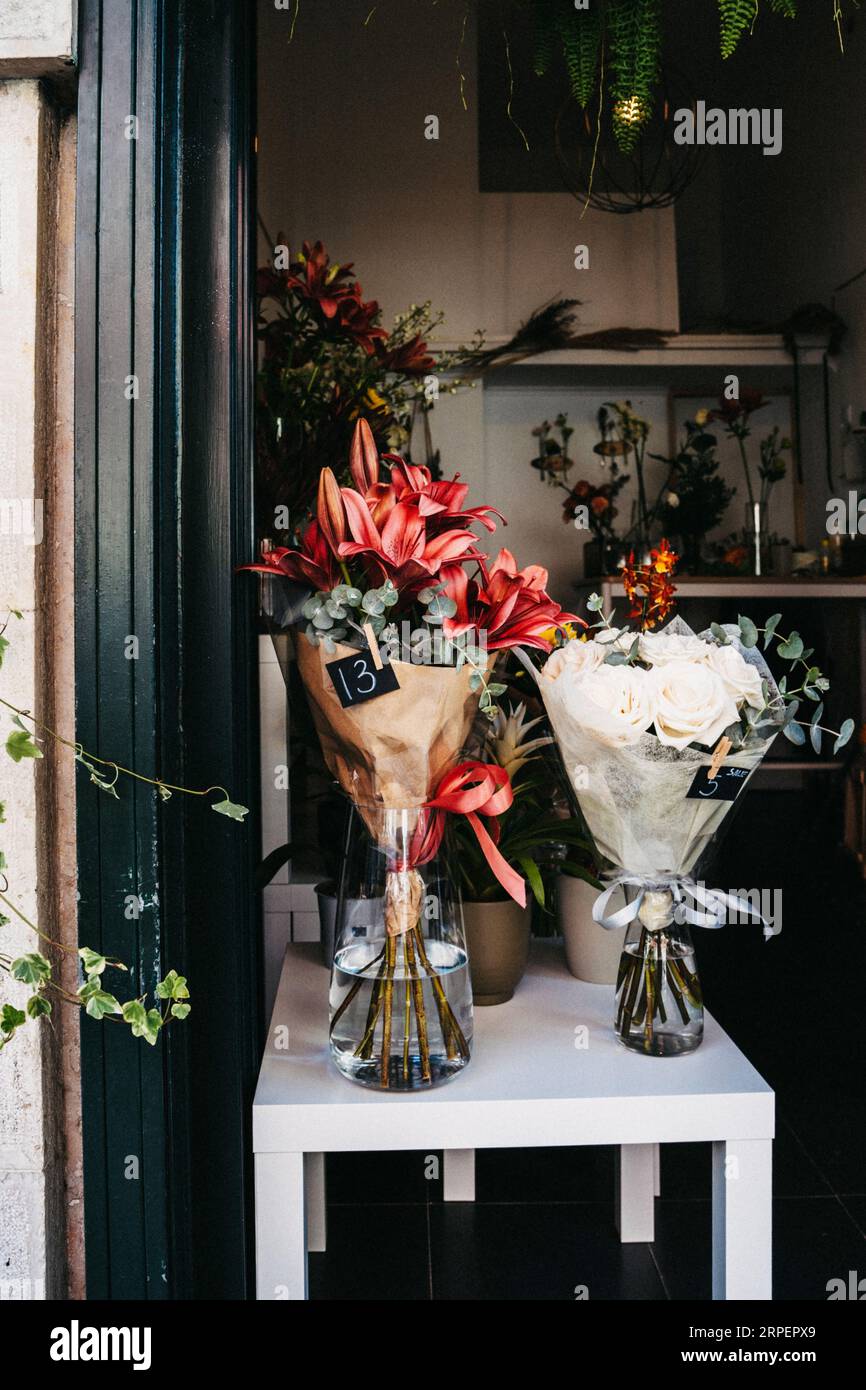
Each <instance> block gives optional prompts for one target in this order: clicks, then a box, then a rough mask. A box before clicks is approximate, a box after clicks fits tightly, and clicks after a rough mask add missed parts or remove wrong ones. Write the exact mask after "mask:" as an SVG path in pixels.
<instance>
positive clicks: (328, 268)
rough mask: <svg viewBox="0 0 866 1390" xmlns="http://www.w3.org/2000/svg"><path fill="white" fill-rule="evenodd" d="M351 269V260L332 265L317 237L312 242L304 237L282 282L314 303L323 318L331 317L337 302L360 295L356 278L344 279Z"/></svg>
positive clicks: (335, 310) (354, 299)
mask: <svg viewBox="0 0 866 1390" xmlns="http://www.w3.org/2000/svg"><path fill="white" fill-rule="evenodd" d="M351 272H352V262H351V261H349V262H348V263H347V264H346V265H332V264H331V258H330V256H329V255H328V253H327V251H326V250H325V248H324V246H323V244H322V242H321V241H317V242H316V243H315V245H312V246H311V245H310V243H309V242H308V241H305V242H304V244H303V247H302V250H301V254H300V256H299V257H298V259H297V260H296V261H292V263H291V265H290V267H289V274H288V276H287V278H286V283H287V285H289V286H290V287H291V288H292V289H294V290H296V291H297V292H298V294H300V295H301V296H302V297H303V298H304V299H309V300H311V301H312V302H313V303H314V304H317V305H318V307H319V308H320V309H321V311H322V313H323V314H324V316H325V318H326V319H332V318H334V316H335V314H336V313H337V310H338V309H339V308H340V306H341V305H343V304H345V303H346V302H347V301H348V302H352V303H356V302H357V301H359V300H360V298H361V287H360V285H359V284H358V283H357V282H353V283H351V284H346V283H345V282H346V280H347V279H348V277H349V276H350V275H351Z"/></svg>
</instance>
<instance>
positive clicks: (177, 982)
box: [156, 970, 189, 999]
mask: <svg viewBox="0 0 866 1390" xmlns="http://www.w3.org/2000/svg"><path fill="white" fill-rule="evenodd" d="M156 997H157V999H189V990H188V989H187V987H186V976H185V975H178V973H177V971H176V970H169V972H168V974H167V975H166V977H165V979H164V980H160V982H159V984H158V985H157V987H156Z"/></svg>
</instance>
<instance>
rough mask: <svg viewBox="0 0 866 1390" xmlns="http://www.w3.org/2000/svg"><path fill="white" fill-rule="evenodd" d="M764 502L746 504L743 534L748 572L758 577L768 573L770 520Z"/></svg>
mask: <svg viewBox="0 0 866 1390" xmlns="http://www.w3.org/2000/svg"><path fill="white" fill-rule="evenodd" d="M768 510H769V509H768V507H767V503H766V502H749V503H747V504H746V524H745V527H744V531H743V535H744V538H745V544H746V550H747V552H748V562H747V563H748V569H749V573H750V574H754V575H756V576H758V577H760V576H761V575H767V574H769V573H770V521H769V515H768Z"/></svg>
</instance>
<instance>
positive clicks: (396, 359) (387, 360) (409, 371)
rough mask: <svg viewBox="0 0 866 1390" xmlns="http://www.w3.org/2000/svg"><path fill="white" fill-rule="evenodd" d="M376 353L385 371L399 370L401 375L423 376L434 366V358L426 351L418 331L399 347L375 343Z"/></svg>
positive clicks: (425, 345)
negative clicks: (388, 346) (387, 346)
mask: <svg viewBox="0 0 866 1390" xmlns="http://www.w3.org/2000/svg"><path fill="white" fill-rule="evenodd" d="M376 355H377V356H378V357H379V359H380V361H381V363H382V365H383V366H384V367H385V369H386V371H389V372H400V373H402V375H403V376H424V375H425V374H426V373H427V372H432V370H433V368H434V367H435V366H436V359H435V358H434V357H431V355H430V353H429V352H428V351H427V344H426V343H425V342H424V341H423V340H422V338H421V334H420V333H416V334H415V336H414V338H410V339H409V340H408V342H405V343H402V344H401V345H400V346H399V347H394V348H386V347H384V346H382V345H381V344H377V346H376Z"/></svg>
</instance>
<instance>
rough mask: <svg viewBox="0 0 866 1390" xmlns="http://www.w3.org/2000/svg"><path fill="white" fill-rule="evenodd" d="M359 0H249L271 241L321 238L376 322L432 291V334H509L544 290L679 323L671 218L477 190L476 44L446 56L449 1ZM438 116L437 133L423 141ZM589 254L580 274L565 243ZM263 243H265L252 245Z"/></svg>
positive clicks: (658, 322)
mask: <svg viewBox="0 0 866 1390" xmlns="http://www.w3.org/2000/svg"><path fill="white" fill-rule="evenodd" d="M370 8H371V6H370V5H369V4H367V3H366V0H363V3H358V0H316V3H315V5H304V4H302V5H301V6H300V11H299V15H298V21H297V25H296V27H295V34H294V38H293V39H292V42H291V43H289V41H288V36H289V33H290V29H291V22H292V12H293V7H291V8H290V9H289V10H284V9H280V10H277V9H276V8H275V6H274V4H273V3H272V0H260V4H259V12H258V17H259V130H258V135H259V162H258V187H259V206H260V210H261V213H262V216H263V218H264V220H265V223H266V225H267V227H268V230H269V231H270V232H271V234H272V235H273V236H276V235H277V232H278V230H282V231H283V232H284V233H285V234H286V236H287V237H288V238H289V242H290V244H291V245H292V246H293V247H294V246H297V245H298V244H299V242H300V240H302V239H303V238H310V239H313V240H315V239H316V238H321V239H322V240H323V241H324V242H325V244H326V245H327V246H328V248H329V249H330V250H331V252H332V254H333V255H334V257H336V258H339V259H341V260H353V261H354V262H355V268H356V271H357V274H358V276H359V279H360V281H361V284H362V285H363V287H364V290H365V292H366V293H367V295H368V296H370V297H373V298H377V299H378V300H379V301H380V303H381V304H382V305H383V307H384V310H385V314H386V318H389V317H390V316H392V315H393V314H394V312H395V311H398V310H400V309H402V308H405V307H406V306H408V305H409V304H410V303H413V302H416V303H417V302H421V301H423V300H425V299H427V298H430V299H432V301H433V303H434V305H435V306H436V307H437V308H441V309H442V310H444V312H445V315H446V318H445V324H444V327H443V330H442V333H441V337H442V338H443V339H444V340H446V341H450V342H454V341H459V340H464V339H468V338H470V337H471V336H472V334H473V333H474V332H475V330H476V329H477V328H482V329H484V330H485V331H486V333H487V334H488V335H489V336H490V337H491V338H492V339H496V338H508V337H510V335H511V334H512V333H513V332H514V331H515V329H516V328H517V327H518V326H519V324H520V322H521V320H522V319H524V318H525V317H526V315H527V314H528V313H530V312H531V310H532V309H534V308H536V307H538V306H539V305H540V304H541V303H543V302H544V301H545V300H546V299H548V298H550V297H551V296H553V295H564V296H568V297H574V298H578V299H580V300H582V301H583V302H584V306H585V307H584V309H583V310H582V311H581V320H582V323H583V324H584V325H585V327H586V328H587V329H588V328H591V327H592V328H595V327H613V326H617V325H621V324H628V325H630V326H632V327H638V326H640V327H646V326H649V327H655V328H663V329H669V330H675V329H676V328H677V327H678V322H679V320H678V305H677V288H676V253H675V245H674V219H673V213H672V211H671V210H666V211H663V212H659V213H647V214H643V215H642V216H640V217H611V216H608V215H605V214H602V213H595V212H589V213H587V215H586V216H585V217H584V218H583V220H581V217H580V208H579V206H578V205H577V203H576V202H575V200H574V199H573V198H572V197H571V196H570V195H569V194H567V193H561V194H559V193H552V194H517V195H506V194H498V193H479V192H478V178H477V131H476V109H475V80H474V68H475V36H474V33H473V32H472V25H471V23H470V25H469V26H468V29H467V34H466V38H465V41H464V44H463V49H462V61H463V65H464V67H465V70H466V75H467V82H466V96H467V102H468V108H469V109H468V111H464V109H463V107H462V105H461V102H460V98H459V87H458V77H457V70H456V65H455V57H456V52H457V48H458V45H459V24H458V29H457V30H456V29H455V22H457V21H459V20H460V18H461V17H462V15H461V13H458V10H459V9H460V7H456V8H455V7H454V6H443V7H442V9H438V8H435V7H433V6H431V5H426V4H424V5H422V4H414V5H411V6H408V5H400V6H399V7H397V6H395V5H383V6H381V7H380V9H379V12H378V13H377V14H376V15H375V16H374V19H373V21H372V22H371V23H370V24H369V25H368V26H367V27H365V26H364V24H363V19H364V16H365V14H366V13H367V12H368V11H369V10H370ZM431 114H432V115H438V117H439V121H440V136H439V139H438V140H427V139H425V138H424V122H425V117H426V116H428V115H431ZM579 243H585V244H586V245H588V246H589V248H590V268H589V270H582V271H578V270H575V268H574V247H575V245H577V244H579ZM262 251H263V253H266V243H265V242H264V239H262Z"/></svg>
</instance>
